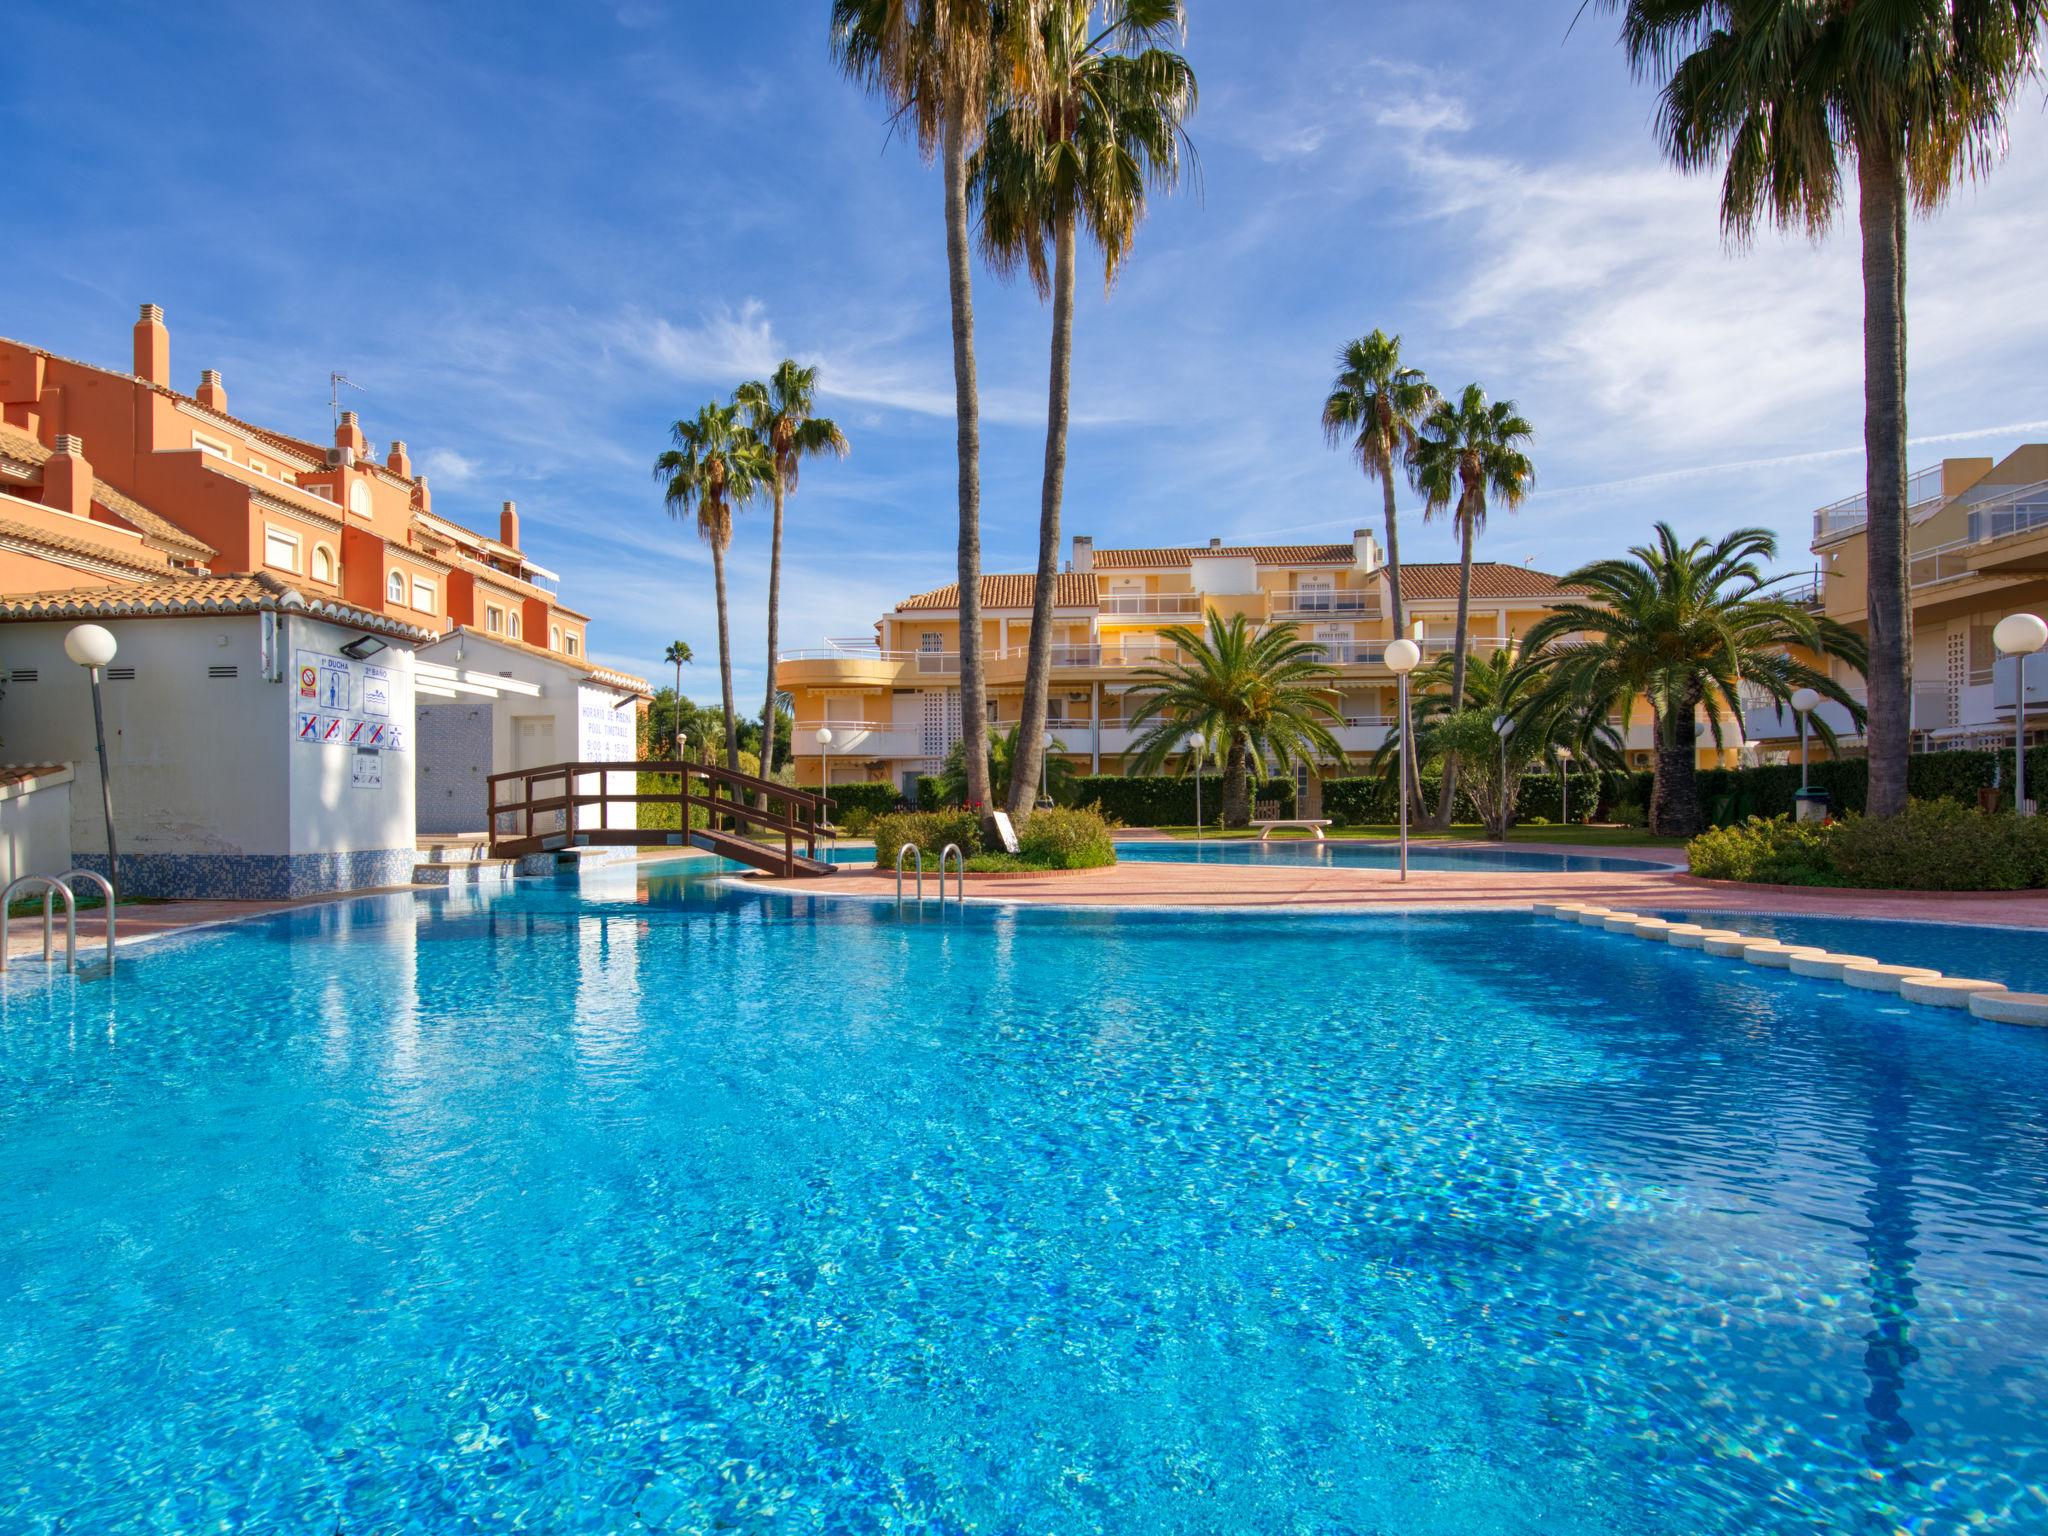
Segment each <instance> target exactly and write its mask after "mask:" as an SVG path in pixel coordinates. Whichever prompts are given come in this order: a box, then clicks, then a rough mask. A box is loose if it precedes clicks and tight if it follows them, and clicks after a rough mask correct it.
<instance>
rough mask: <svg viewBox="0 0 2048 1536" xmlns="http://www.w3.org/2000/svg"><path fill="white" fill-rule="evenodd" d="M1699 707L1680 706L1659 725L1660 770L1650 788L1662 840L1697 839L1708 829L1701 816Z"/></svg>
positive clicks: (1655, 825)
mask: <svg viewBox="0 0 2048 1536" xmlns="http://www.w3.org/2000/svg"><path fill="white" fill-rule="evenodd" d="M1697 707H1698V705H1697V703H1696V702H1694V701H1691V700H1687V701H1684V702H1682V703H1680V704H1679V705H1678V707H1677V709H1676V710H1675V711H1674V712H1673V714H1672V716H1671V717H1670V718H1667V719H1665V720H1662V721H1660V722H1658V730H1657V767H1656V772H1655V774H1654V775H1653V777H1652V780H1651V784H1650V830H1651V831H1652V832H1654V833H1656V834H1657V835H1658V836H1659V837H1695V836H1697V835H1698V834H1699V833H1701V832H1702V831H1704V830H1705V829H1706V824H1707V822H1706V817H1705V816H1704V815H1702V814H1701V812H1700V790H1699V776H1698V772H1697V758H1698V749H1699V727H1698V725H1697V724H1696V723H1695V721H1694V719H1693V711H1694V710H1695V709H1696V708H1697Z"/></svg>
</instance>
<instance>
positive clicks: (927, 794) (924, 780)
mask: <svg viewBox="0 0 2048 1536" xmlns="http://www.w3.org/2000/svg"><path fill="white" fill-rule="evenodd" d="M917 808H918V809H919V810H920V811H942V810H944V809H945V808H946V785H945V781H944V780H942V779H941V778H940V777H939V776H938V775H937V774H935V773H921V774H919V775H918V776H917Z"/></svg>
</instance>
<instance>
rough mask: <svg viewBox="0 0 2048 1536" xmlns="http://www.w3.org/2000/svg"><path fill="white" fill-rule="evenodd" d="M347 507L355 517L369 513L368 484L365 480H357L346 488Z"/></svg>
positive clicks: (365, 515)
mask: <svg viewBox="0 0 2048 1536" xmlns="http://www.w3.org/2000/svg"><path fill="white" fill-rule="evenodd" d="M348 509H349V511H351V512H353V513H355V515H356V516H357V517H368V516H369V515H370V511H371V508H370V486H369V482H368V481H366V480H358V481H356V482H355V483H354V484H353V485H351V486H350V487H349V488H348Z"/></svg>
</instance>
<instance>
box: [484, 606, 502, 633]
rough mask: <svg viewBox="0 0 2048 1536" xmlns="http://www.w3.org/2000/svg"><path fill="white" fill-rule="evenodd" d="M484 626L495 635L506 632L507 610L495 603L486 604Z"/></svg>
mask: <svg viewBox="0 0 2048 1536" xmlns="http://www.w3.org/2000/svg"><path fill="white" fill-rule="evenodd" d="M484 628H485V629H487V630H489V631H490V632H491V633H492V634H494V635H500V634H503V633H504V632H505V610H504V609H502V608H500V607H497V606H496V605H495V604H490V603H486V604H485V605H484Z"/></svg>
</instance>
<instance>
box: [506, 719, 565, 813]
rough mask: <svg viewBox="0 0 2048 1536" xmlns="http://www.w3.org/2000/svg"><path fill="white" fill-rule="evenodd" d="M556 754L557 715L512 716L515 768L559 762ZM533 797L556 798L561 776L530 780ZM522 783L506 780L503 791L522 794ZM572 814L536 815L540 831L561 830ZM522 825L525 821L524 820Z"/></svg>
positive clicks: (544, 766) (560, 788)
mask: <svg viewBox="0 0 2048 1536" xmlns="http://www.w3.org/2000/svg"><path fill="white" fill-rule="evenodd" d="M560 761H561V758H559V757H557V756H556V755H555V717H554V716H553V715H514V716H513V717H512V766H513V767H514V768H546V767H549V766H551V765H552V764H555V763H559V762H560ZM527 787H530V788H531V790H532V793H533V798H534V799H536V800H549V799H553V798H554V797H555V796H556V795H559V794H561V793H562V789H563V786H562V783H561V781H560V780H559V779H536V780H529V781H528V785H527ZM520 792H521V786H520V784H519V782H518V781H517V780H514V781H512V782H510V783H507V784H505V785H504V786H503V787H502V789H501V791H500V793H506V794H511V795H514V796H516V795H518V794H519V793H520ZM568 824H569V818H568V817H567V816H565V815H564V814H563V813H562V812H561V811H543V812H541V813H540V814H539V815H538V816H536V817H534V818H533V830H534V831H536V832H560V831H561V830H562V829H563V828H565V827H566V826H568ZM519 825H522V826H523V825H524V823H523V822H521V823H519Z"/></svg>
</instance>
